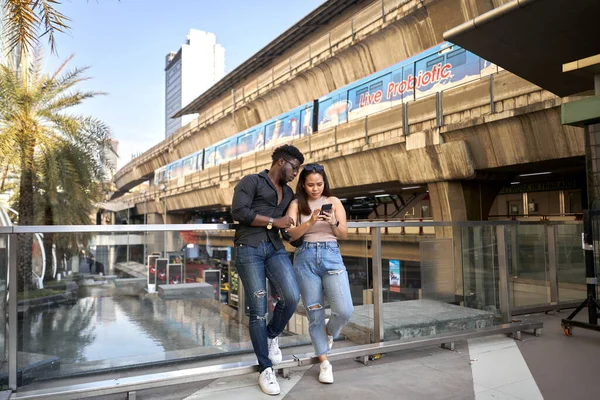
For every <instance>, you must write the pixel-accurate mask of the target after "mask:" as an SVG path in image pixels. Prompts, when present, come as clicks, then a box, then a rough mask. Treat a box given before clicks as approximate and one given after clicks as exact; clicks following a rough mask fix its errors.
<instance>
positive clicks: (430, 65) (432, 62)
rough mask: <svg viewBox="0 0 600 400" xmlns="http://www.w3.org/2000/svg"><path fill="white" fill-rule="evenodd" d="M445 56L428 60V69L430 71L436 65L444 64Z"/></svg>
mask: <svg viewBox="0 0 600 400" xmlns="http://www.w3.org/2000/svg"><path fill="white" fill-rule="evenodd" d="M443 62H444V56H440V57H436V58H434V59H433V60H430V61H427V64H426V66H427V71H430V70H431V69H432V68H433V67H434V66H435V65H437V64H443Z"/></svg>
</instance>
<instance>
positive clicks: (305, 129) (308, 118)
mask: <svg viewBox="0 0 600 400" xmlns="http://www.w3.org/2000/svg"><path fill="white" fill-rule="evenodd" d="M312 113H313V108H312V107H310V106H306V108H304V111H302V112H301V113H300V116H301V118H302V121H301V123H302V135H310V134H311V133H312Z"/></svg>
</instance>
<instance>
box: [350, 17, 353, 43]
mask: <svg viewBox="0 0 600 400" xmlns="http://www.w3.org/2000/svg"><path fill="white" fill-rule="evenodd" d="M350 24H351V29H352V31H351V34H352V42H354V17H352V19H351V20H350Z"/></svg>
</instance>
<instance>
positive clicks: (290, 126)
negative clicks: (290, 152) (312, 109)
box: [283, 112, 300, 138]
mask: <svg viewBox="0 0 600 400" xmlns="http://www.w3.org/2000/svg"><path fill="white" fill-rule="evenodd" d="M299 128H300V113H299V112H296V113H293V114H290V115H288V117H287V118H286V119H285V124H284V127H283V137H285V138H292V137H296V136H298V130H299Z"/></svg>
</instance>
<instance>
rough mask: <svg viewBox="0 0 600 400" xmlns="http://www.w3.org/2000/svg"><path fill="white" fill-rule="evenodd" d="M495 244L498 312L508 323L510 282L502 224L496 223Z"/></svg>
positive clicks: (504, 229) (504, 230)
mask: <svg viewBox="0 0 600 400" xmlns="http://www.w3.org/2000/svg"><path fill="white" fill-rule="evenodd" d="M496 244H497V246H498V279H499V285H498V286H499V290H500V293H499V297H500V312H501V314H502V322H504V323H509V322H510V321H511V319H512V318H511V309H510V283H509V271H508V252H507V247H506V227H505V226H504V225H498V226H497V227H496Z"/></svg>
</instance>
